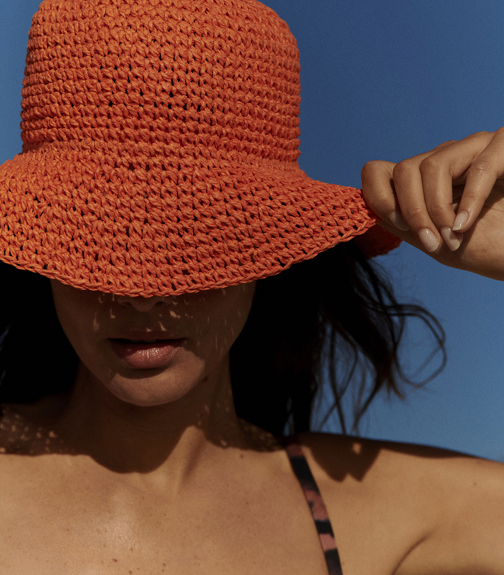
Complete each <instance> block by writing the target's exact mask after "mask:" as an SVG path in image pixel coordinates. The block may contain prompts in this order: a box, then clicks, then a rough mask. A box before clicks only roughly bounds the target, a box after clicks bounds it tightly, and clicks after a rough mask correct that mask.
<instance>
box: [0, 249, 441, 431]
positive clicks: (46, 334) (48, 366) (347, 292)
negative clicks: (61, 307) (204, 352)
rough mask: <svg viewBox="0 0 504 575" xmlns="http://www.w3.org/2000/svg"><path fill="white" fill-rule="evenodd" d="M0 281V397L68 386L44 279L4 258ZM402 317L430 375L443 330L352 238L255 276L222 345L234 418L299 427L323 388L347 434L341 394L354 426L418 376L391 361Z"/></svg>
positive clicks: (69, 361) (307, 425) (71, 363)
mask: <svg viewBox="0 0 504 575" xmlns="http://www.w3.org/2000/svg"><path fill="white" fill-rule="evenodd" d="M0 278H1V281H2V285H3V286H5V287H4V288H3V292H4V297H3V298H2V302H1V304H0V334H1V335H0V402H2V403H31V402H33V401H36V400H37V399H39V398H41V397H44V396H47V395H52V394H55V393H61V392H64V391H67V390H69V389H70V388H71V386H72V384H73V382H74V380H75V376H76V372H77V365H78V358H77V355H76V353H75V351H74V350H73V348H72V346H71V345H70V343H69V342H68V340H67V338H66V336H65V334H64V333H63V330H62V328H61V326H60V324H59V321H58V319H57V316H56V311H55V309H54V304H53V301H52V295H51V288H50V283H49V280H48V279H47V278H45V277H43V276H40V275H38V274H34V273H31V272H27V271H20V270H18V269H15V268H13V267H12V266H9V265H6V264H3V263H0ZM409 318H417V319H420V320H421V321H422V322H424V323H425V325H426V326H427V327H428V329H429V330H430V332H431V333H432V336H433V338H434V343H435V351H440V352H441V365H440V367H438V368H435V367H434V368H433V369H432V372H431V375H430V377H428V378H427V380H430V379H431V378H432V377H434V376H435V375H436V374H437V373H438V372H439V371H440V370H441V369H442V367H443V365H444V362H445V350H444V332H443V329H442V327H441V326H440V324H439V322H438V321H437V320H436V318H435V317H433V316H432V315H431V314H430V313H429V312H427V311H426V310H424V309H423V308H421V307H420V306H417V305H401V304H399V303H398V302H397V301H396V299H395V297H394V294H393V291H392V288H391V286H390V284H389V282H388V281H387V279H386V277H385V275H384V273H383V272H382V270H380V269H379V267H378V266H376V264H374V263H372V262H369V261H368V260H367V259H366V258H365V257H364V256H363V254H362V253H361V252H360V250H359V248H358V247H357V246H356V245H355V244H354V242H347V243H343V244H340V245H338V246H336V247H335V248H333V249H330V250H328V251H327V252H324V253H322V254H320V255H318V256H316V257H315V258H313V259H311V260H307V261H305V262H302V263H299V264H296V265H294V266H292V267H291V268H290V269H288V270H286V271H284V272H282V273H281V274H279V275H277V276H273V277H270V278H267V279H264V280H260V281H259V282H258V283H257V291H256V296H255V300H254V303H253V306H252V310H251V313H250V316H249V318H248V320H247V323H246V325H245V328H244V330H243V332H242V333H241V335H240V336H239V337H238V339H237V341H236V342H235V344H234V345H233V347H232V349H231V379H232V385H233V394H234V398H235V405H236V409H237V412H238V415H239V416H240V417H241V418H243V419H245V420H247V421H250V422H251V423H254V424H255V425H258V426H259V427H262V428H264V429H267V430H268V431H270V432H272V433H274V434H276V435H282V434H283V433H285V432H288V433H299V432H302V431H307V430H310V429H311V427H312V425H313V413H314V408H315V406H316V399H317V397H318V396H319V395H320V393H324V396H325V397H326V396H327V392H328V390H330V395H331V399H330V401H329V402H328V403H327V402H326V403H325V405H326V409H327V414H326V418H327V417H328V416H329V415H331V414H332V413H333V412H336V413H337V416H338V419H339V423H340V427H341V429H342V431H343V432H347V431H348V430H349V425H348V419H349V414H347V413H346V411H347V410H346V409H345V407H344V404H343V397H344V395H345V393H346V392H350V388H352V391H353V393H352V397H354V398H356V400H355V401H354V406H353V413H352V414H351V419H352V420H353V421H352V425H353V430H354V431H356V430H357V426H358V423H359V421H360V419H361V418H362V415H363V414H364V412H365V411H366V409H367V408H368V407H369V405H370V404H371V402H372V401H373V399H374V398H375V396H376V395H377V394H378V393H379V392H380V391H381V390H387V391H388V392H393V393H395V394H397V395H399V396H402V392H401V383H409V384H412V385H421V384H423V383H425V381H423V382H420V384H419V383H413V382H412V381H411V380H410V379H408V377H407V376H406V375H405V374H404V373H403V369H402V366H401V362H400V357H399V356H400V354H399V346H400V343H401V340H402V337H403V334H404V330H405V326H406V322H407V320H408V319H409ZM433 355H434V354H433ZM355 386H357V389H356V388H355ZM345 405H346V404H345ZM327 406H328V407H327Z"/></svg>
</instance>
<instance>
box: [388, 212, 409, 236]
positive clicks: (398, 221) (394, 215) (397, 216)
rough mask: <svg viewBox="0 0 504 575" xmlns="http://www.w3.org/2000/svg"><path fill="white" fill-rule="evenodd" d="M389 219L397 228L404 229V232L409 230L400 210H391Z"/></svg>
mask: <svg viewBox="0 0 504 575" xmlns="http://www.w3.org/2000/svg"><path fill="white" fill-rule="evenodd" d="M388 219H389V221H390V223H391V224H392V225H393V226H395V227H396V228H397V229H399V230H402V231H403V232H407V231H408V230H409V228H408V224H407V223H406V222H405V221H404V219H403V217H402V214H401V212H398V211H397V210H395V211H393V212H390V214H389V216H388Z"/></svg>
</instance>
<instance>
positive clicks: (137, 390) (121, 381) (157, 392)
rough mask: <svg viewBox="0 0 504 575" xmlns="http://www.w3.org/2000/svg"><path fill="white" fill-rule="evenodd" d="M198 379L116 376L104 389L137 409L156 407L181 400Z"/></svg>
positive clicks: (164, 376) (157, 375)
mask: <svg viewBox="0 0 504 575" xmlns="http://www.w3.org/2000/svg"><path fill="white" fill-rule="evenodd" d="M198 382H199V378H194V379H193V378H174V377H169V378H167V377H166V373H160V374H156V375H154V376H150V377H135V378H129V377H125V376H124V375H119V374H116V375H115V377H113V378H112V379H111V380H110V381H108V382H107V383H106V384H104V385H105V387H106V388H107V389H108V391H109V392H110V393H111V394H112V395H113V396H114V397H116V398H117V399H118V400H120V401H122V402H124V403H128V404H130V405H135V406H138V407H158V406H162V405H168V404H170V403H174V402H176V401H179V400H181V399H182V398H183V397H185V396H187V395H188V394H190V393H191V391H192V390H193V389H194V388H195V387H197V386H198Z"/></svg>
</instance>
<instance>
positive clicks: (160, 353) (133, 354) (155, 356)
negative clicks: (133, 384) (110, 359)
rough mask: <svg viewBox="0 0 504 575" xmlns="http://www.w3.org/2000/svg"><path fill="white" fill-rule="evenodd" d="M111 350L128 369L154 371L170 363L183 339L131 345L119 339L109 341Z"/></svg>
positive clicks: (131, 343)
mask: <svg viewBox="0 0 504 575" xmlns="http://www.w3.org/2000/svg"><path fill="white" fill-rule="evenodd" d="M109 341H110V345H111V347H112V350H113V351H114V353H115V354H116V355H117V357H118V358H119V359H121V360H122V361H123V362H124V363H126V365H128V367H132V368H134V369H155V368H157V367H163V366H165V365H166V364H167V363H168V362H170V361H171V360H172V359H173V357H174V356H175V354H176V353H177V351H178V349H179V347H180V346H181V345H182V343H183V341H184V340H183V339H170V340H167V341H157V342H153V343H133V342H128V341H124V340H119V339H110V340H109Z"/></svg>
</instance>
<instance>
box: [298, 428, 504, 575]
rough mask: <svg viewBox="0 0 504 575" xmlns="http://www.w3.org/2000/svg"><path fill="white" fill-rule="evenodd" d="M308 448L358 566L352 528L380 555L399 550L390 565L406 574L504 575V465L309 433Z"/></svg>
mask: <svg viewBox="0 0 504 575" xmlns="http://www.w3.org/2000/svg"><path fill="white" fill-rule="evenodd" d="M300 442H301V444H302V445H303V449H304V452H305V454H306V457H307V459H308V462H309V464H310V466H311V468H312V471H313V474H314V476H315V478H316V481H317V483H318V484H319V487H320V490H321V492H322V495H323V497H324V499H325V500H326V504H327V507H328V510H329V515H330V517H331V518H333V517H334V518H341V519H342V520H343V521H344V522H345V525H344V526H343V527H340V525H339V521H338V519H336V521H335V523H336V525H335V531H336V532H337V533H338V536H339V538H340V540H341V544H342V546H343V547H342V552H343V554H344V553H345V549H348V553H349V555H348V558H349V561H350V562H351V561H352V553H353V552H355V553H356V552H357V551H356V547H355V543H354V542H353V541H352V538H351V537H348V529H347V527H348V526H349V525H351V526H352V527H351V529H350V531H351V532H352V533H353V534H355V533H356V532H357V533H358V532H360V533H362V535H363V538H364V537H368V538H369V540H372V541H375V542H376V545H377V546H378V547H377V549H378V548H379V547H382V548H384V547H383V546H387V547H388V549H391V550H392V549H393V551H391V552H390V553H389V556H388V559H387V560H388V561H390V562H391V564H390V569H391V571H390V572H394V573H397V574H398V575H405V574H416V573H422V574H423V575H427V574H429V573H436V574H438V573H439V574H442V573H454V572H459V571H457V569H467V568H468V567H471V568H473V569H474V570H473V571H471V572H474V573H482V574H487V573H488V574H504V545H503V544H502V541H504V465H503V464H501V463H497V462H493V461H488V460H484V459H479V458H476V457H471V456H469V455H465V454H462V453H457V452H453V451H448V450H443V449H437V448H433V447H426V446H420V445H411V444H403V443H393V442H384V441H373V440H369V439H361V438H355V437H346V436H338V435H331V434H303V435H301V436H300ZM358 530H360V531H358ZM337 538H338V537H337ZM370 552H372V550H371V549H370ZM373 553H374V552H373ZM349 572H351V570H349ZM355 572H360V570H359V569H355ZM464 572H465V571H464Z"/></svg>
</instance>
